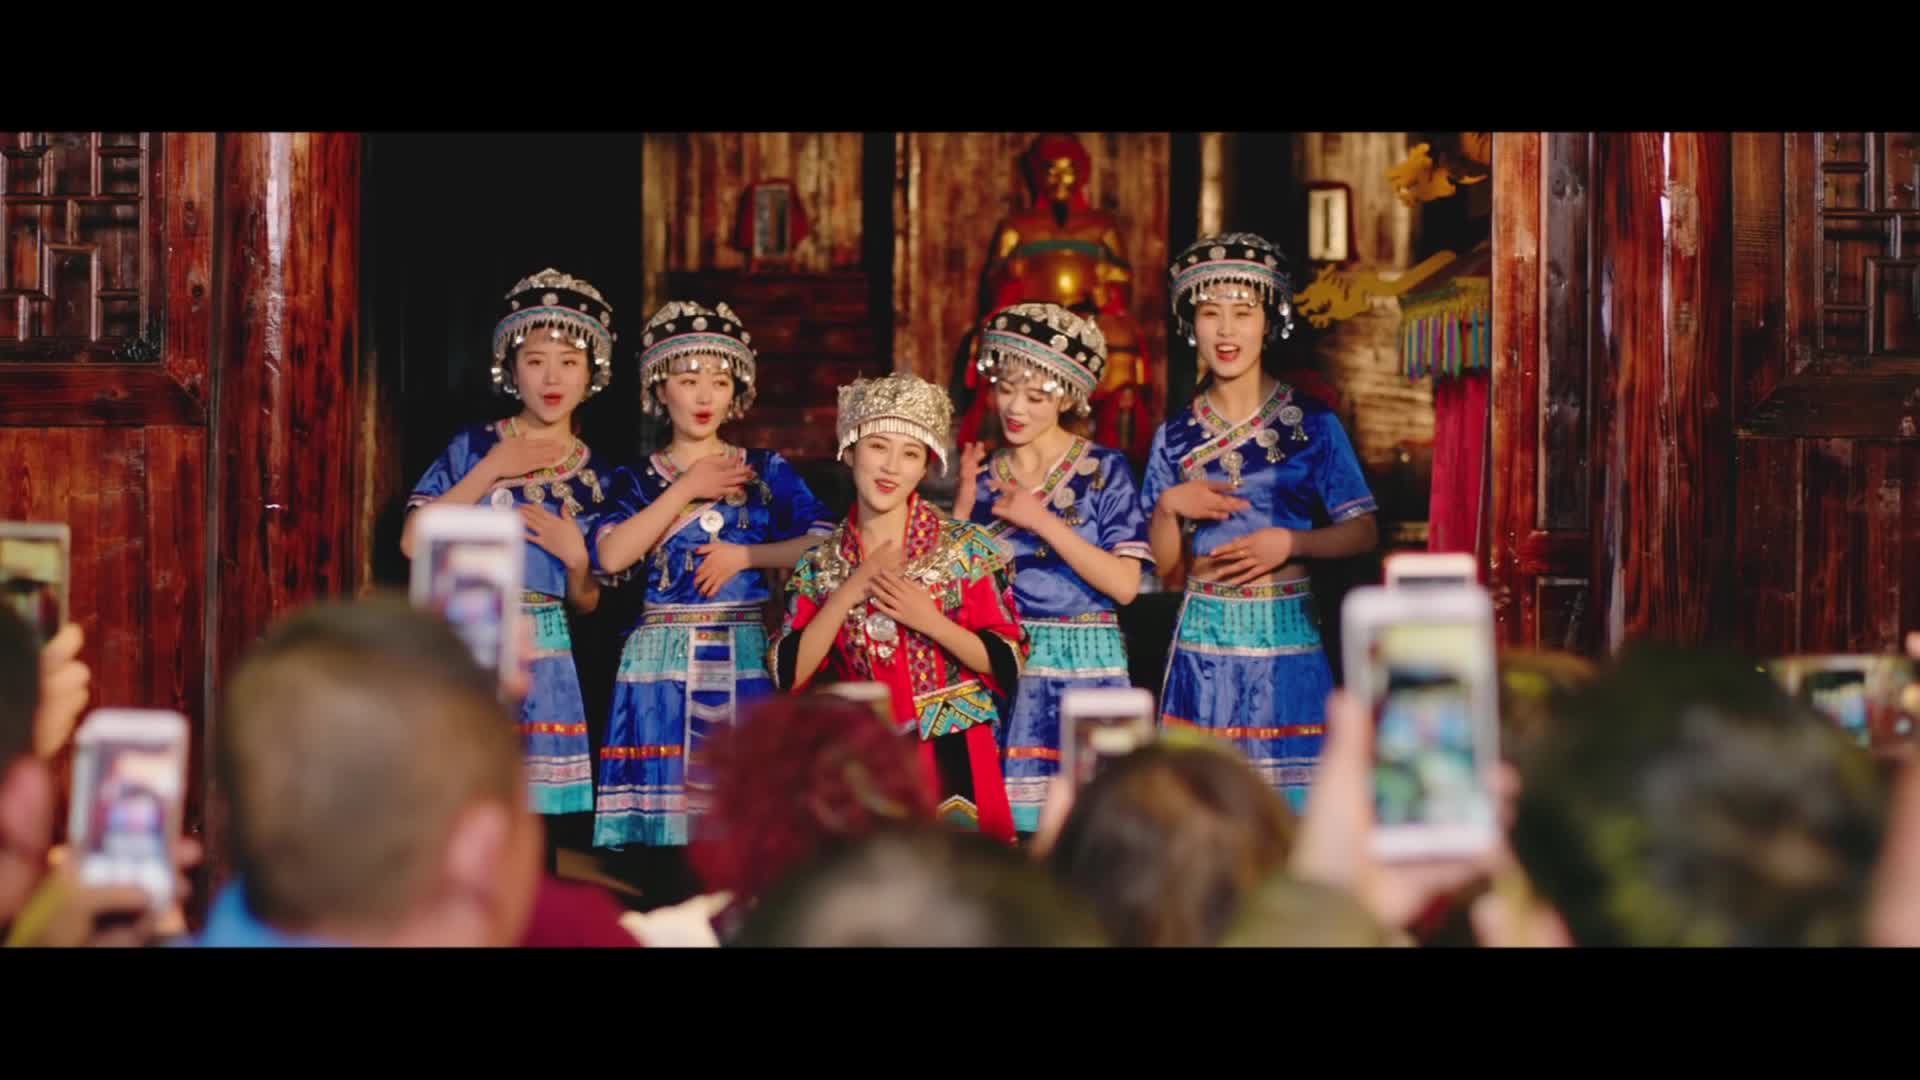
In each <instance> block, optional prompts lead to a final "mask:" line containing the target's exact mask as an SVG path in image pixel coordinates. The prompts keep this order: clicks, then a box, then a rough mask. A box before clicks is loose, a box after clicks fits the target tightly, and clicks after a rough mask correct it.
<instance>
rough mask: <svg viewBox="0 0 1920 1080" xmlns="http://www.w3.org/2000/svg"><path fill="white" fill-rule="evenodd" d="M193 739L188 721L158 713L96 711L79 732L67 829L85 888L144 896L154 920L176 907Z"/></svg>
mask: <svg viewBox="0 0 1920 1080" xmlns="http://www.w3.org/2000/svg"><path fill="white" fill-rule="evenodd" d="M187 737H188V732H187V718H186V717H184V716H182V715H180V714H179V713H176V712H164V711H160V710H154V709H97V710H95V711H94V712H93V713H91V714H89V715H88V717H87V719H86V722H85V723H83V724H82V725H81V726H80V733H79V735H78V736H77V738H76V740H75V741H76V745H77V751H76V753H75V755H74V762H73V804H72V810H71V816H70V818H69V822H68V836H69V843H70V847H71V852H70V854H69V863H70V865H71V869H72V874H73V877H74V880H75V881H76V882H78V883H79V884H80V885H82V886H87V887H106V886H129V887H132V888H137V889H141V890H143V891H144V892H145V893H146V895H147V898H148V901H149V906H150V908H151V910H152V911H153V912H154V913H156V914H157V913H162V912H165V911H167V910H168V909H169V908H171V907H172V906H173V903H174V900H175V893H176V891H177V888H178V877H177V875H178V866H177V865H176V863H177V855H178V853H177V852H176V851H175V844H176V838H177V837H178V836H179V835H180V829H181V817H182V813H181V810H182V800H183V799H184V797H185V794H186V779H187Z"/></svg>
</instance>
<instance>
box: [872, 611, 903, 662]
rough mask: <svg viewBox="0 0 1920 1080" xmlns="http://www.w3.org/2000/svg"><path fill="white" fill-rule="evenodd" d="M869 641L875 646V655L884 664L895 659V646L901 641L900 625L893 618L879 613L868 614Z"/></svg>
mask: <svg viewBox="0 0 1920 1080" xmlns="http://www.w3.org/2000/svg"><path fill="white" fill-rule="evenodd" d="M866 631H867V640H868V641H869V642H871V643H872V644H873V651H874V654H875V655H876V656H878V657H880V659H881V661H882V662H885V661H888V660H892V659H893V649H894V646H895V645H896V644H897V643H898V642H899V641H900V624H899V623H896V622H894V621H893V617H892V616H890V615H887V614H885V613H883V612H879V611H869V612H867V618H866Z"/></svg>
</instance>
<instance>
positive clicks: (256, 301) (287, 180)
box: [206, 132, 361, 883]
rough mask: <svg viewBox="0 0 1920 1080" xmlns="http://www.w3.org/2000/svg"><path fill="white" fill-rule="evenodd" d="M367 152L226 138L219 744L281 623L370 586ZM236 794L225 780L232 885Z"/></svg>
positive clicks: (214, 864)
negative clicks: (227, 689) (227, 717)
mask: <svg viewBox="0 0 1920 1080" xmlns="http://www.w3.org/2000/svg"><path fill="white" fill-rule="evenodd" d="M360 152H361V137H360V136H359V135H357V134H342V133H292V134H289V133H284V132H282V133H262V132H240V133H229V134H223V135H222V136H220V148H219V198H220V206H219V214H220V217H219V222H218V225H219V233H218V235H217V237H216V244H217V258H218V262H217V263H216V267H215V279H216V280H215V288H216V290H217V303H218V308H217V310H216V312H215V322H216V325H215V330H214V335H215V362H216V371H215V416H214V420H213V427H214V432H215V438H214V447H215V451H214V459H215V460H214V467H213V477H212V491H213V500H212V502H213V509H212V512H211V514H210V518H211V520H210V530H209V538H210V542H211V543H212V544H213V545H214V550H215V553H216V554H215V560H214V582H213V589H212V595H211V597H210V605H211V607H212V610H213V615H212V619H211V625H212V626H213V627H214V628H215V629H214V635H215V636H214V639H213V645H214V648H213V657H212V672H211V674H212V691H213V709H212V710H211V711H212V713H213V716H212V717H211V718H210V722H209V725H208V731H209V733H211V732H212V730H213V729H214V726H215V725H216V724H217V723H218V713H219V707H220V700H219V696H218V695H219V694H220V692H221V690H222V688H223V687H224V685H225V679H226V678H227V677H228V676H230V675H231V673H232V672H233V670H234V668H235V666H236V665H237V664H238V662H239V660H240V658H241V656H242V655H243V654H244V653H245V652H246V650H247V649H248V648H249V647H251V646H252V645H253V643H254V642H256V641H257V640H259V638H260V636H261V635H262V634H263V633H264V632H265V631H266V630H267V628H268V627H269V626H270V625H271V624H272V623H273V622H274V621H276V620H277V619H279V618H280V617H281V616H283V615H285V614H287V613H289V612H291V611H294V610H296V609H298V608H300V607H301V606H303V605H305V604H306V603H308V602H309V601H311V600H314V599H316V598H318V597H323V596H329V595H340V594H346V593H351V592H352V591H353V590H354V588H355V587H356V585H357V584H358V576H359V572H358V567H359V564H360V560H359V559H358V553H357V551H356V550H355V546H356V543H357V536H358V532H359V530H358V527H357V526H358V523H357V520H356V510H357V508H358V505H359V504H358V501H357V500H356V499H355V498H354V486H355V473H356V469H355V456H356V455H355V451H356V448H357V445H358V444H357V441H356V438H355V435H356V431H355V429H356V427H357V426H358V417H359V412H360V409H359V408H358V405H357V402H356V399H355V392H356V383H357V382H358V353H359V348H360V340H359V336H360V335H359V325H360V324H359V315H360V289H359V268H360ZM206 745H207V746H208V747H209V748H210V747H211V745H212V744H211V740H209V741H208V743H207V744H206ZM223 799H224V795H223V793H222V792H220V791H219V790H218V787H217V784H216V786H215V787H214V788H213V789H212V791H211V792H210V798H209V804H210V805H209V811H210V814H209V818H210V821H209V829H208V841H209V842H208V861H209V867H208V870H209V875H208V876H209V877H210V878H211V879H212V881H213V882H216V883H217V882H218V881H219V880H220V879H221V878H223V877H224V876H225V869H226V866H227V864H228V859H227V852H226V844H225V833H226V828H225V825H226V823H225V806H224V804H223Z"/></svg>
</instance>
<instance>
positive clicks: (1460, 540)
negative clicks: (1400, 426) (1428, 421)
mask: <svg viewBox="0 0 1920 1080" xmlns="http://www.w3.org/2000/svg"><path fill="white" fill-rule="evenodd" d="M1488 390H1489V376H1488V373H1487V372H1486V371H1484V370H1482V371H1471V370H1470V371H1467V372H1464V373H1462V374H1460V375H1457V376H1452V377H1443V378H1436V379H1434V381H1433V494H1432V505H1431V508H1430V509H1429V511H1428V515H1427V516H1428V522H1429V525H1428V533H1427V550H1429V551H1464V552H1467V553H1469V554H1474V555H1478V554H1479V552H1480V520H1481V512H1482V509H1483V507H1482V500H1483V499H1484V497H1485V494H1486V473H1487V401H1488Z"/></svg>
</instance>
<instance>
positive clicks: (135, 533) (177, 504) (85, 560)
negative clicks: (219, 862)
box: [0, 133, 216, 829]
mask: <svg viewBox="0 0 1920 1080" xmlns="http://www.w3.org/2000/svg"><path fill="white" fill-rule="evenodd" d="M81 138H82V137H81V136H73V135H68V136H62V135H57V134H56V135H52V136H47V135H44V134H43V135H40V136H36V137H35V138H33V139H31V140H27V141H28V142H39V141H40V140H42V139H47V140H49V141H52V142H55V143H56V144H57V143H61V142H65V143H67V144H68V145H69V146H71V145H74V143H76V142H78V141H80V139H81ZM146 139H147V142H148V147H149V157H148V158H147V160H146V163H145V164H146V175H145V176H144V177H142V178H140V179H141V180H142V182H143V184H144V188H143V189H142V190H141V195H140V197H139V198H140V202H141V204H142V206H141V210H140V213H139V220H141V221H143V222H147V223H149V225H150V226H151V228H152V231H153V235H154V237H155V239H156V241H157V243H156V245H155V247H154V249H153V250H154V251H155V253H156V255H157V254H158V253H160V252H164V258H159V259H157V260H156V265H155V266H154V267H153V270H154V271H155V275H154V277H153V278H152V279H151V280H152V289H151V291H149V292H148V293H147V295H145V296H143V297H142V302H143V303H144V304H146V305H147V307H148V310H149V311H151V313H152V314H153V316H155V317H156V322H157V323H158V324H159V325H160V326H162V327H163V330H162V331H161V333H160V334H159V338H158V349H157V355H152V356H148V357H145V358H136V357H133V356H123V357H122V358H120V359H118V360H116V359H114V358H113V357H109V356H106V355H102V356H99V357H97V358H94V359H93V360H90V361H89V362H87V363H70V362H57V363H48V362H26V363H16V362H12V360H13V359H14V358H13V357H11V356H9V357H7V360H8V361H9V362H6V363H0V519H6V520H14V521H21V520H26V521H51V522H65V523H66V524H67V525H68V526H69V528H70V529H71V530H72V535H73V547H72V552H71V556H72V580H71V593H70V606H71V613H72V618H73V621H74V622H76V623H78V624H79V626H80V628H81V630H82V631H83V632H84V633H85V635H86V645H85V647H84V649H83V650H82V652H81V659H82V660H83V661H84V662H85V663H86V664H87V665H88V667H89V668H91V669H92V672H93V683H92V702H91V703H92V705H93V706H95V707H102V706H122V707H144V708H161V709H172V710H176V711H178V712H181V713H184V714H186V715H187V717H188V718H189V719H190V720H191V721H192V722H193V723H194V725H195V730H196V732H199V731H201V730H202V728H201V724H202V722H203V721H204V719H205V716H206V708H205V706H206V700H207V694H206V655H207V653H206V638H205V623H206V617H207V612H206V595H207V573H206V569H207V568H206V554H205V553H206V547H205V533H206V521H207V515H208V500H207V490H206V463H207V451H208V430H207V422H208V416H209V411H210V407H211V403H212V379H211V373H210V372H211V363H210V351H211V350H210V343H211V338H212V326H213V308H214V299H213V288H214V285H213V265H214V258H213V249H214V207H215V205H216V194H215V187H214V175H215V169H214V162H215V152H216V140H215V137H214V136H213V135H210V134H188V133H178V134H166V135H163V134H160V133H152V134H149V135H148V136H146ZM103 141H104V142H107V143H112V142H116V141H118V140H115V139H112V138H108V139H106V140H103ZM9 145H13V143H12V142H11V141H9ZM83 145H84V144H83ZM10 164H12V162H10ZM81 164H82V165H84V162H82V163H81ZM23 172H24V170H19V169H10V170H9V177H8V185H7V188H6V190H7V192H8V194H9V196H12V197H19V196H21V195H23V194H24V193H26V192H28V191H30V190H32V189H33V188H34V187H35V186H36V181H34V180H33V179H32V178H31V176H30V174H29V175H26V176H23V175H22V173H23ZM69 191H70V192H71V189H69ZM72 193H75V194H81V195H84V194H85V193H84V192H72ZM28 197H30V196H28ZM7 239H8V249H9V250H8V253H9V255H10V256H20V255H22V254H25V253H24V252H23V251H22V249H21V244H22V242H23V240H25V239H28V238H24V237H22V236H21V235H19V234H10V235H9V236H8V238H7ZM44 239H46V240H48V241H50V242H51V241H53V240H55V239H58V238H56V237H54V236H47V237H45V238H44ZM108 273H109V274H110V273H111V271H108ZM14 284H20V283H18V282H14ZM58 299H59V298H58V297H56V301H57V300H58ZM4 302H5V303H6V304H9V305H11V304H12V303H13V300H12V299H11V298H8V299H7V300H6V301H4ZM0 349H4V346H0ZM114 350H115V346H114V345H113V344H112V343H106V344H105V345H104V347H103V349H102V350H101V351H103V352H111V351H114ZM39 351H40V352H41V353H42V354H43V355H48V356H51V355H55V351H54V350H45V349H42V350H39ZM61 355H64V353H62V354H61ZM203 766H204V755H202V754H199V753H196V754H194V755H193V759H192V770H193V775H192V777H191V778H190V781H189V795H188V827H189V828H190V829H197V828H198V827H199V825H200V809H201V796H202V794H203V792H204V787H203V777H204V769H203Z"/></svg>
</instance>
